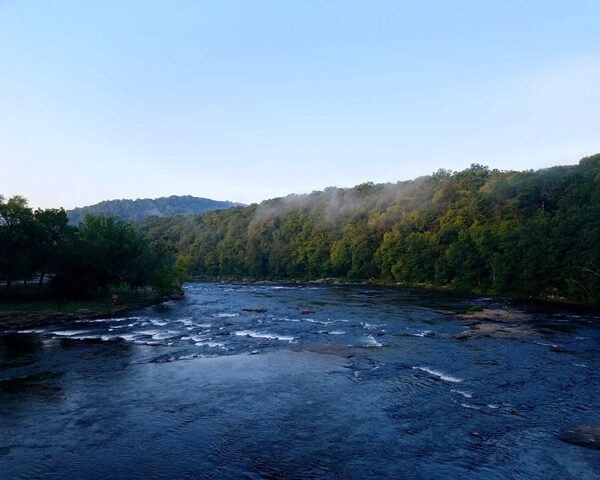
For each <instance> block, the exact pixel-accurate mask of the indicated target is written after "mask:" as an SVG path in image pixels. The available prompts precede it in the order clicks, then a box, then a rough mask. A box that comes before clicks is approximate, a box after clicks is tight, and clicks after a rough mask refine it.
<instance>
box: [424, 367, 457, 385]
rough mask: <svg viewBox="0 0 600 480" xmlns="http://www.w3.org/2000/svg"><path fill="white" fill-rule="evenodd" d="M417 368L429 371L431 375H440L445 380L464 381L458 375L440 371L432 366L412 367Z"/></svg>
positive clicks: (452, 381) (451, 381)
mask: <svg viewBox="0 0 600 480" xmlns="http://www.w3.org/2000/svg"><path fill="white" fill-rule="evenodd" d="M412 368H413V369H415V370H422V371H423V372H427V373H429V374H430V375H433V376H434V377H438V378H439V379H441V380H444V381H445V382H450V383H460V382H462V378H458V377H453V376H452V375H448V374H446V373H444V372H440V371H438V370H433V369H432V368H428V367H412Z"/></svg>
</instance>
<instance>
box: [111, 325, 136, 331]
mask: <svg viewBox="0 0 600 480" xmlns="http://www.w3.org/2000/svg"><path fill="white" fill-rule="evenodd" d="M134 325H135V323H128V324H127V325H111V326H110V327H108V330H109V331H112V330H115V329H117V328H127V327H133V326H134Z"/></svg>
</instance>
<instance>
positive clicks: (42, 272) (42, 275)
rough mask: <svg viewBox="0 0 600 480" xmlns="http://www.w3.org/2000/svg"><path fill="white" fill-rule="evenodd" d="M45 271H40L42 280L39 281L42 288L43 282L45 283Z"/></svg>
mask: <svg viewBox="0 0 600 480" xmlns="http://www.w3.org/2000/svg"><path fill="white" fill-rule="evenodd" d="M45 273H46V272H44V270H42V271H41V272H40V281H39V282H38V287H40V288H41V287H42V284H43V283H44V274H45Z"/></svg>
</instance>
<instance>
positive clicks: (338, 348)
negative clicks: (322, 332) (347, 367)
mask: <svg viewBox="0 0 600 480" xmlns="http://www.w3.org/2000/svg"><path fill="white" fill-rule="evenodd" d="M304 350H308V351H309V352H314V353H320V354H323V355H336V356H338V357H343V358H352V357H353V356H354V352H353V351H352V350H351V349H350V348H349V347H348V346H347V345H341V344H339V343H325V344H316V345H307V346H306V347H304Z"/></svg>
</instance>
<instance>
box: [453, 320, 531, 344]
mask: <svg viewBox="0 0 600 480" xmlns="http://www.w3.org/2000/svg"><path fill="white" fill-rule="evenodd" d="M532 335H536V332H535V331H533V330H531V329H530V328H528V327H523V326H520V325H499V324H494V323H481V324H479V325H475V326H473V327H472V328H470V329H469V330H464V331H462V332H460V333H459V334H458V338H459V339H461V340H464V339H467V338H480V337H491V338H522V337H529V336H532Z"/></svg>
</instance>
